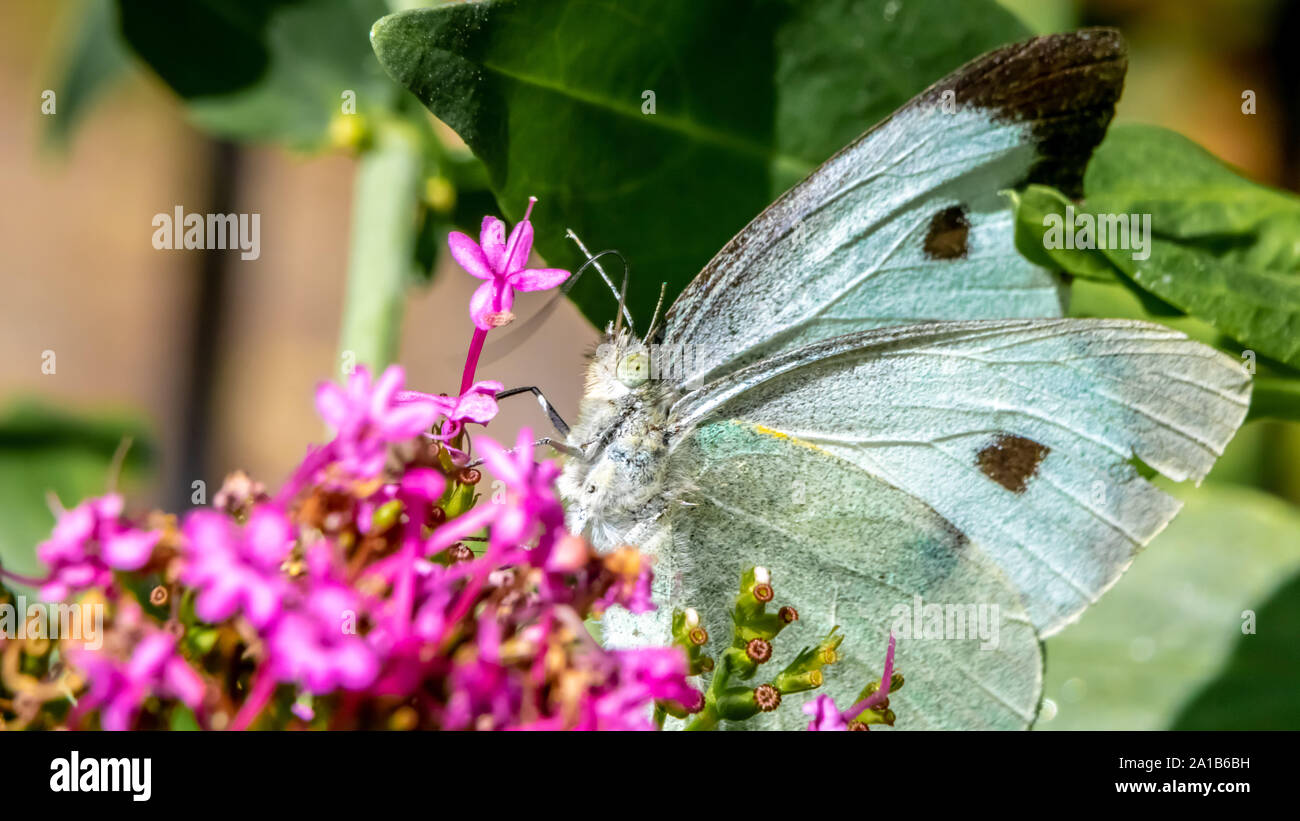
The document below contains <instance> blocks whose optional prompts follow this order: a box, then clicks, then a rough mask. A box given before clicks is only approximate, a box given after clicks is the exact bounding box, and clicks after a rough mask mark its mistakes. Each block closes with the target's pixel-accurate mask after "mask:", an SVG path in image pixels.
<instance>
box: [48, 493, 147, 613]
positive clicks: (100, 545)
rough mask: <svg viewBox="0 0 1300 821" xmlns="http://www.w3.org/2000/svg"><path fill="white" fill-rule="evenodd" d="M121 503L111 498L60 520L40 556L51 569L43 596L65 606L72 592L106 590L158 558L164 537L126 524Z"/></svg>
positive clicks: (80, 507) (63, 515)
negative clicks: (119, 574) (122, 573)
mask: <svg viewBox="0 0 1300 821" xmlns="http://www.w3.org/2000/svg"><path fill="white" fill-rule="evenodd" d="M121 516H122V497H121V496H119V495H118V494H116V493H110V494H108V495H106V496H101V497H99V498H97V499H87V500H86V501H84V502H82V503H81V504H79V505H77V506H76V507H75V508H73V509H72V510H68V511H65V512H63V513H61V514H60V515H59V518H58V521H57V522H56V523H55V525H54V532H53V533H51V534H50V538H49V539H46V540H45V541H44V542H41V544H40V545H39V546H38V547H37V548H36V555H37V556H38V557H39V558H40V560H41V561H43V562H45V563H46V564H47V565H49V567H50V575H49V577H48V578H47V579H46V581H45V583H44V584H43V585H42V587H41V596H42V597H43V598H45V599H47V600H49V601H62V600H63V599H66V598H67V597H68V596H69V595H70V594H71V593H72V592H74V591H77V590H86V589H88V588H91V587H107V586H108V585H110V584H111V583H112V581H113V574H112V570H113V569H117V570H139V569H140V568H141V567H143V566H144V565H145V564H146V563H147V562H148V561H149V557H150V556H152V555H153V548H154V545H156V544H157V543H158V539H159V538H161V536H162V534H161V533H159V532H158V531H143V530H137V529H135V528H133V527H131V526H130V525H128V524H126V523H125V522H123V521H122V519H121Z"/></svg>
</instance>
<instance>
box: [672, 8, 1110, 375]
mask: <svg viewBox="0 0 1300 821" xmlns="http://www.w3.org/2000/svg"><path fill="white" fill-rule="evenodd" d="M1124 70H1125V56H1124V45H1123V41H1122V40H1121V38H1120V37H1119V35H1118V33H1117V32H1115V31H1112V30H1108V29H1093V30H1088V31H1082V32H1077V33H1074V34H1063V35H1052V36H1049V37H1040V38H1035V39H1033V40H1030V41H1027V42H1025V43H1021V44H1018V45H1015V46H1008V47H1006V48H1003V49H999V50H997V51H994V52H992V53H990V54H987V55H985V56H983V57H981V58H978V59H976V60H975V61H973V62H971V63H970V64H968V65H966V66H965V67H963V68H961V69H959V70H958V71H956V72H954V73H953V74H952V75H950V76H948V77H946V78H945V79H943V80H941V81H940V82H939V83H936V84H935V85H934V86H932V87H931V88H930V89H929V90H928V91H926V92H924V93H923V94H921V95H920V96H918V97H917V98H915V99H914V100H912V101H911V102H909V103H908V104H907V105H906V106H904V107H903V108H902V109H900V110H899V111H898V112H896V113H895V114H893V115H892V116H891V117H889V118H888V119H887V120H885V121H884V122H882V123H881V124H879V125H878V126H876V127H875V128H874V129H872V130H871V131H869V132H867V133H866V134H864V135H863V136H862V137H861V138H859V139H858V140H857V141H856V142H854V143H853V144H851V145H849V146H848V147H846V148H845V149H844V150H842V151H841V152H840V153H838V154H836V155H835V156H834V157H832V158H831V159H830V160H828V161H827V162H826V163H825V164H824V165H822V166H821V167H820V168H819V169H818V170H817V171H815V172H814V173H813V174H812V175H811V176H809V177H808V178H807V179H806V180H804V181H803V182H801V183H800V184H798V185H796V186H795V187H794V188H792V189H790V190H789V191H788V192H786V193H785V194H784V195H783V196H782V197H781V198H780V199H778V200H777V201H776V202H774V203H773V204H772V205H771V206H769V207H768V208H767V209H766V210H765V211H763V213H762V214H760V215H759V216H758V217H757V218H755V219H754V220H753V222H751V223H750V224H749V225H748V226H747V227H746V228H745V229H744V230H743V231H741V232H740V233H739V234H738V235H737V236H736V237H735V238H734V239H733V240H732V241H731V242H729V243H728V244H727V245H726V246H725V247H724V248H723V249H722V250H721V251H720V252H719V253H718V255H717V256H716V257H715V258H714V259H713V260H712V261H711V262H710V263H709V264H708V265H707V266H706V267H705V269H704V270H703V271H702V272H701V274H700V275H699V276H698V277H696V279H695V280H694V281H693V282H692V283H691V284H690V285H689V286H687V288H686V290H685V291H683V293H682V295H681V296H680V297H679V298H678V300H677V301H676V302H675V303H674V305H673V307H672V309H671V310H670V312H669V314H668V318H667V326H666V334H665V342H666V343H668V344H670V345H678V346H681V347H682V348H683V349H684V350H685V351H686V353H685V354H684V358H685V360H686V361H687V363H688V368H687V370H688V372H687V374H686V376H687V381H690V382H692V383H694V384H702V383H704V382H707V381H709V380H711V379H713V378H716V377H717V376H719V375H721V374H723V373H726V372H728V371H729V370H733V369H735V368H736V367H739V366H741V365H743V364H745V363H747V362H752V361H756V360H757V359H760V358H762V357H764V356H770V355H772V354H774V353H777V352H780V351H783V350H792V349H794V348H797V347H800V346H801V345H804V344H807V343H809V342H813V341H816V340H819V339H825V338H828V337H832V336H838V335H840V334H844V333H850V332H853V331H859V330H865V329H868V328H875V327H882V326H887V325H903V324H910V323H913V322H917V321H922V320H951V319H986V318H987V319H998V318H1008V317H1049V316H1060V315H1061V313H1062V305H1063V303H1062V300H1063V289H1062V286H1061V283H1060V281H1059V280H1058V279H1057V278H1056V277H1055V276H1054V275H1053V274H1051V273H1049V272H1048V271H1045V270H1043V269H1040V268H1038V267H1036V266H1034V265H1032V264H1030V263H1029V262H1028V261H1026V260H1025V259H1024V258H1023V257H1021V256H1020V255H1018V254H1017V253H1016V250H1015V247H1014V244H1013V242H1012V220H1011V213H1010V210H1009V209H1008V207H1007V203H1006V201H1005V199H1003V198H1002V197H1001V195H1000V193H999V192H1001V191H1003V190H1004V189H1008V188H1013V187H1015V186H1017V185H1020V184H1023V183H1026V182H1050V183H1052V184H1055V185H1058V186H1059V187H1063V188H1065V189H1066V190H1071V189H1075V188H1077V187H1078V183H1079V179H1080V176H1081V174H1082V170H1083V166H1084V163H1085V162H1086V161H1087V158H1088V156H1089V155H1090V153H1091V151H1092V148H1093V147H1094V146H1095V145H1096V143H1097V142H1098V141H1100V139H1101V136H1102V134H1103V133H1104V132H1105V128H1106V125H1107V123H1108V122H1109V120H1110V117H1111V114H1112V111H1113V107H1114V103H1115V100H1116V99H1117V98H1118V96H1119V92H1120V88H1121V86H1122V83H1123V77H1124Z"/></svg>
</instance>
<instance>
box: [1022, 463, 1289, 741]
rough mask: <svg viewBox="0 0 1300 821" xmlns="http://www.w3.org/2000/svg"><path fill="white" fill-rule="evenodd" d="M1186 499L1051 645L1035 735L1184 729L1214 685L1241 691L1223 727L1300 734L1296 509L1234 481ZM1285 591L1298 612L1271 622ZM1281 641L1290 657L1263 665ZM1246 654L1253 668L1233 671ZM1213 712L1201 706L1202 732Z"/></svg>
mask: <svg viewBox="0 0 1300 821" xmlns="http://www.w3.org/2000/svg"><path fill="white" fill-rule="evenodd" d="M1182 495H1183V498H1184V499H1185V502H1186V506H1185V507H1184V508H1183V512H1182V513H1181V514H1180V515H1179V516H1178V517H1177V518H1176V519H1174V521H1173V522H1172V523H1171V524H1170V525H1169V528H1168V530H1167V531H1166V532H1164V533H1163V534H1161V535H1160V536H1159V537H1158V538H1157V539H1156V540H1155V542H1153V543H1152V544H1151V545H1150V546H1149V547H1147V548H1146V550H1144V551H1143V552H1142V553H1141V554H1140V555H1139V556H1138V557H1137V559H1136V561H1134V563H1133V566H1132V567H1131V568H1130V569H1129V571H1128V572H1127V573H1126V574H1125V575H1124V576H1123V577H1122V578H1121V579H1120V580H1119V582H1118V583H1117V584H1116V585H1115V587H1114V588H1113V589H1112V590H1111V591H1110V592H1108V593H1106V595H1105V596H1103V597H1102V599H1101V601H1100V602H1098V603H1097V604H1096V605H1094V606H1093V607H1091V608H1089V609H1088V610H1087V611H1086V612H1085V613H1084V614H1083V616H1082V618H1080V620H1079V622H1078V623H1077V624H1075V625H1072V626H1070V627H1067V628H1066V629H1065V630H1064V631H1062V632H1061V633H1060V634H1059V635H1057V636H1054V637H1053V638H1051V639H1049V640H1048V641H1047V644H1046V650H1047V674H1046V679H1045V686H1044V694H1045V696H1046V698H1048V699H1050V700H1051V702H1052V703H1051V704H1050V705H1047V704H1045V709H1044V712H1043V713H1041V714H1040V718H1039V721H1038V724H1037V725H1036V726H1037V728H1038V729H1053V730H1059V729H1090V730H1097V729H1103V730H1154V729H1169V728H1172V727H1176V726H1183V725H1185V724H1186V723H1188V721H1190V720H1191V719H1189V718H1187V717H1186V711H1187V710H1188V708H1189V707H1190V706H1193V705H1197V704H1201V703H1202V694H1203V693H1205V692H1207V690H1206V688H1207V687H1211V686H1216V685H1215V684H1214V683H1215V682H1221V683H1222V685H1223V687H1224V688H1228V687H1231V688H1239V690H1240V692H1239V693H1238V697H1236V698H1234V699H1233V700H1232V705H1233V708H1232V711H1231V714H1225V713H1224V711H1218V712H1217V713H1213V715H1214V724H1213V726H1214V727H1215V728H1216V729H1236V728H1243V727H1249V728H1263V727H1268V728H1269V729H1283V728H1291V729H1300V709H1298V703H1297V702H1296V700H1295V697H1294V696H1295V692H1296V682H1297V680H1298V678H1297V677H1298V676H1300V656H1297V655H1296V654H1295V653H1294V652H1292V650H1293V649H1294V640H1295V635H1296V633H1295V630H1296V627H1295V623H1296V620H1295V615H1294V614H1295V612H1296V611H1295V608H1296V606H1298V605H1300V601H1297V599H1296V597H1295V592H1296V591H1295V584H1294V583H1291V584H1290V585H1289V587H1288V586H1287V584H1288V580H1289V579H1292V577H1294V576H1295V575H1296V573H1297V572H1300V511H1297V509H1296V508H1295V507H1293V506H1291V505H1288V504H1286V503H1285V502H1283V501H1281V500H1280V499H1278V498H1276V497H1274V496H1270V495H1268V494H1265V493H1262V492H1260V491H1256V490H1252V489H1247V488H1241V487H1234V486H1230V485H1217V486H1216V485H1210V484H1207V485H1205V486H1203V487H1201V488H1198V489H1195V490H1192V491H1187V492H1185V493H1183V494H1182ZM1288 591H1289V592H1288ZM1284 593H1285V596H1287V597H1290V598H1289V604H1288V606H1287V607H1288V608H1289V610H1287V612H1289V613H1290V614H1291V616H1289V617H1288V618H1281V617H1278V618H1272V616H1275V615H1277V611H1278V610H1279V609H1285V608H1280V607H1279V606H1278V605H1276V604H1274V602H1275V601H1276V599H1277V597H1278V596H1279V595H1282V594H1284ZM1247 610H1253V611H1255V613H1256V616H1257V620H1256V624H1255V628H1256V629H1257V632H1256V633H1255V634H1251V635H1246V634H1243V624H1244V619H1243V611H1247ZM1279 643H1280V644H1281V646H1283V647H1284V648H1290V649H1286V650H1284V651H1283V652H1281V653H1279V654H1277V655H1274V656H1272V657H1271V660H1269V661H1267V662H1265V663H1264V668H1266V669H1264V668H1261V667H1260V666H1259V664H1260V659H1259V656H1258V653H1259V652H1260V650H1262V649H1263V648H1264V647H1268V648H1274V649H1275V648H1277V647H1278V646H1279ZM1243 657H1245V658H1247V659H1251V660H1253V664H1254V665H1255V666H1253V667H1252V666H1250V665H1247V666H1245V667H1243V666H1240V665H1238V663H1237V660H1238V659H1241V658H1243ZM1225 676H1226V678H1225ZM1214 692H1222V690H1215V691H1214ZM1281 703H1286V704H1288V705H1289V706H1288V707H1287V708H1286V710H1285V711H1284V712H1278V711H1277V705H1279V704H1281ZM1211 715H1212V713H1210V712H1207V711H1205V710H1204V709H1198V712H1197V713H1196V720H1197V721H1198V722H1199V724H1198V726H1206V723H1205V722H1206V721H1208V720H1209V717H1210V716H1211Z"/></svg>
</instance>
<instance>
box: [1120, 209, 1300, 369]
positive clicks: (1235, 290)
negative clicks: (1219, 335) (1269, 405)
mask: <svg viewBox="0 0 1300 821" xmlns="http://www.w3.org/2000/svg"><path fill="white" fill-rule="evenodd" d="M1112 213H1117V212H1112ZM1153 225H1155V223H1154V222H1153ZM1156 230H1157V232H1158V229H1156ZM1104 253H1105V254H1106V257H1107V258H1108V259H1109V260H1110V261H1111V262H1112V263H1114V265H1115V267H1117V268H1119V269H1120V270H1121V271H1123V272H1124V273H1125V274H1126V275H1127V276H1128V278H1129V279H1131V280H1132V281H1133V282H1135V283H1137V284H1138V285H1139V286H1141V287H1142V289H1143V290H1145V291H1147V292H1149V293H1152V294H1155V295H1156V296H1158V297H1159V298H1160V299H1162V300H1164V301H1166V302H1168V303H1170V304H1172V305H1175V306H1177V307H1178V308H1180V309H1182V310H1184V311H1186V312H1187V313H1189V314H1191V315H1192V316H1196V317H1200V318H1202V319H1204V320H1206V321H1207V322H1209V323H1210V324H1212V325H1214V327H1216V328H1218V329H1219V330H1220V331H1222V332H1223V333H1225V334H1227V335H1229V336H1231V337H1233V338H1234V339H1236V340H1237V341H1239V342H1240V343H1241V344H1242V345H1244V346H1245V347H1247V348H1253V349H1256V350H1258V351H1259V352H1260V353H1263V354H1266V355H1268V356H1271V357H1273V358H1275V359H1280V360H1282V361H1283V362H1286V363H1287V364H1290V365H1293V366H1300V276H1296V275H1292V274H1283V273H1279V272H1276V271H1267V270H1259V269H1255V268H1248V267H1245V266H1243V265H1241V264H1234V263H1233V262H1229V261H1225V260H1223V259H1218V258H1216V257H1214V256H1213V255H1211V254H1210V253H1208V252H1206V251H1204V250H1201V249H1198V248H1195V247H1193V246H1190V245H1187V244H1181V243H1178V242H1174V241H1171V240H1167V239H1160V238H1159V236H1158V235H1157V237H1156V238H1153V239H1152V241H1151V258H1150V259H1147V260H1144V261H1143V260H1135V259H1133V257H1132V254H1131V252H1129V251H1125V250H1122V249H1107V250H1106V251H1105V252H1104Z"/></svg>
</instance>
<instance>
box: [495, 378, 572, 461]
mask: <svg viewBox="0 0 1300 821" xmlns="http://www.w3.org/2000/svg"><path fill="white" fill-rule="evenodd" d="M530 391H531V392H532V394H533V395H534V396H536V397H537V402H538V404H540V405H541V406H542V410H543V411H545V412H546V416H547V418H549V419H550V420H551V424H552V425H554V426H555V429H556V430H557V431H559V432H560V433H561V434H562V435H564V436H568V435H569V424H568V423H567V422H565V421H564V420H563V419H562V418H561V417H560V414H559V413H557V412H556V410H555V408H554V407H552V406H551V403H550V402H548V401H546V396H545V395H543V394H542V392H541V390H540V389H539V388H536V387H527V388H510V389H508V390H504V391H500V392H499V393H497V399H498V400H501V399H505V398H506V397H507V396H515V395H517V394H521V393H525V392H530ZM546 444H551V445H552V446H554V443H552V442H551V441H550V440H549V439H548V440H546ZM555 449H556V450H561V449H560V448H559V447H556V448H555ZM561 452H563V451H561Z"/></svg>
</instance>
